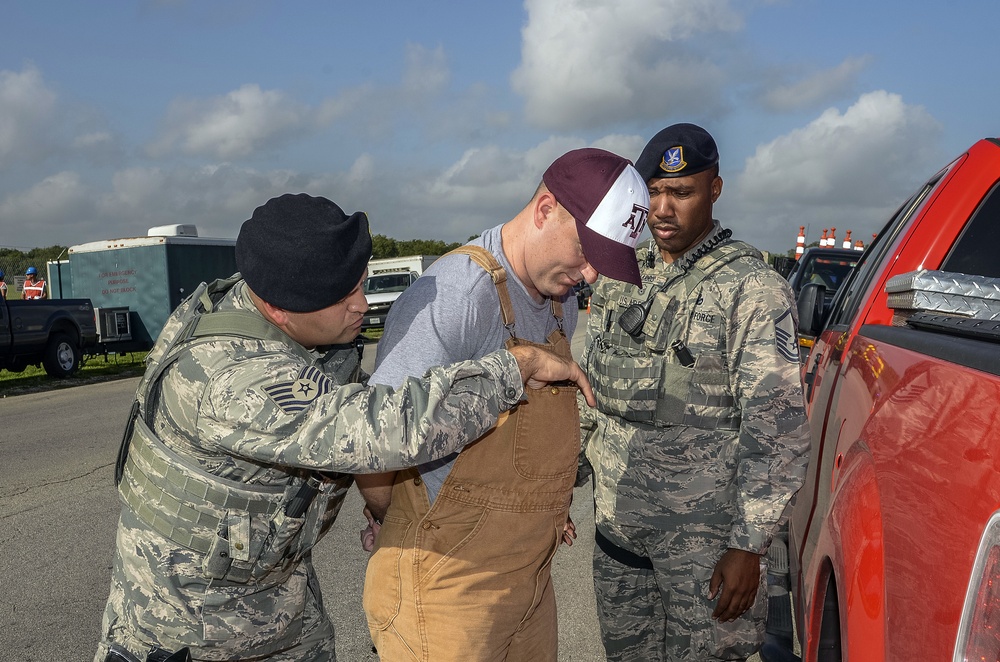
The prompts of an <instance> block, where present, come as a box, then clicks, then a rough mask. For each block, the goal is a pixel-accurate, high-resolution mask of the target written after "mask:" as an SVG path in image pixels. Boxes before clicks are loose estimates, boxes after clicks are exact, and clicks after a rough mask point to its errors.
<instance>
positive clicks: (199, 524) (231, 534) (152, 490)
mask: <svg viewBox="0 0 1000 662" xmlns="http://www.w3.org/2000/svg"><path fill="white" fill-rule="evenodd" d="M239 280H240V278H239V274H236V275H235V276H233V277H231V278H229V279H225V280H218V281H215V282H213V283H212V284H210V285H206V284H205V283H202V284H201V285H200V286H199V287H198V288H197V289H196V290H195V291H194V292H193V293H192V294H191V296H190V297H188V299H186V300H185V301H184V302H183V303H182V304H181V306H180V307H179V308H178V312H177V315H178V318H179V321H180V324H179V326H178V325H175V326H176V327H177V328H175V329H172V330H173V331H174V335H173V336H170V337H166V338H164V337H162V336H161V338H160V339H159V340H158V342H157V346H156V347H154V349H153V350H152V351H151V352H150V360H151V363H150V365H149V366H148V367H147V369H146V373H145V375H144V376H143V379H142V381H141V382H140V384H139V387H138V389H137V392H136V400H135V402H134V403H133V406H132V412H131V414H130V416H129V422H128V424H127V425H126V429H125V435H124V437H123V438H122V444H121V447H120V449H119V452H118V462H117V465H116V468H115V480H116V482H117V483H118V490H119V496H120V498H121V500H122V503H123V504H124V507H126V508H128V509H129V510H130V511H131V512H132V513H133V514H134V515H135V516H136V517H137V518H138V519H139V520H140V521H142V522H143V523H144V524H145V525H146V526H148V527H150V528H151V529H152V530H154V531H156V532H157V533H159V534H160V535H162V536H164V537H165V538H167V539H168V540H170V541H172V542H174V543H175V544H177V545H179V546H181V547H184V548H186V549H190V550H193V551H195V552H198V553H199V554H202V555H203V556H204V562H203V566H202V568H203V571H204V574H205V576H206V577H208V578H213V579H224V580H227V581H231V582H236V583H246V582H249V581H258V580H260V579H261V578H263V577H265V576H266V575H269V574H270V573H272V571H277V573H276V574H274V575H271V576H270V577H268V582H269V583H272V582H273V583H278V582H280V581H282V575H285V574H287V575H290V574H291V573H292V572H293V571H294V570H295V567H296V566H297V562H298V561H299V560H300V559H301V558H302V557H303V556H304V555H305V554H306V553H307V552H308V551H309V550H310V549H311V548H312V546H313V545H314V544H315V543H316V542H317V541H318V540H319V538H320V537H321V536H322V533H323V532H324V531H325V529H326V528H327V527H328V526H329V524H331V523H332V521H333V518H334V517H336V512H335V511H334V512H328V506H329V502H330V500H331V498H333V497H334V496H335V494H336V489H335V488H336V487H337V486H338V483H339V487H341V488H344V489H346V487H347V486H349V482H346V483H345V480H347V481H349V479H347V477H345V476H341V475H326V474H318V473H313V474H311V475H310V474H309V473H308V472H306V471H302V472H301V473H299V474H297V475H294V476H292V477H290V480H289V482H288V483H287V484H286V485H285V486H258V485H249V484H246V483H243V482H240V481H233V480H228V479H225V478H221V477H219V476H216V475H214V474H211V473H209V472H207V471H205V470H204V469H202V468H201V467H199V466H197V465H196V464H194V463H193V462H191V461H189V460H186V459H185V458H183V457H181V456H180V455H178V454H177V453H175V452H173V451H172V450H171V449H170V448H168V447H167V446H166V445H165V444H164V443H163V441H162V440H160V439H159V438H158V437H157V436H156V434H155V433H154V432H153V428H152V422H153V412H154V411H155V409H156V402H157V400H158V398H159V385H160V378H161V377H162V375H163V373H164V371H165V370H166V369H167V368H168V367H170V366H171V365H172V364H173V363H174V362H175V361H176V360H177V359H178V358H179V357H180V356H181V355H182V354H183V353H184V352H188V351H190V350H191V348H192V347H195V346H197V345H199V344H204V343H209V342H214V341H216V340H218V339H219V338H220V337H222V338H226V337H228V338H247V339H252V340H273V341H276V342H281V343H282V344H283V345H285V346H287V347H288V348H289V349H291V350H292V351H294V353H296V354H298V355H299V356H301V357H302V358H303V359H305V360H307V361H309V362H310V363H312V362H313V361H314V360H315V356H314V355H312V354H310V353H309V352H308V350H306V349H305V348H304V347H302V346H301V345H299V344H298V343H297V342H295V341H294V340H292V339H291V338H290V337H288V336H287V335H286V334H285V333H284V332H283V331H281V330H280V329H278V328H277V327H276V326H274V325H272V324H270V323H269V322H267V320H265V319H264V318H262V317H261V316H259V315H257V314H254V313H253V312H251V311H245V310H224V311H216V310H214V308H215V305H216V303H217V302H218V301H219V300H221V299H222V297H223V296H224V295H225V293H226V292H227V291H228V290H229V289H231V288H232V287H233V285H235V284H236V283H237V282H238V281H239ZM169 323H170V322H168V324H169ZM168 333H169V332H168Z"/></svg>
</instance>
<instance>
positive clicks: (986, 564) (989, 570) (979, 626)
mask: <svg viewBox="0 0 1000 662" xmlns="http://www.w3.org/2000/svg"><path fill="white" fill-rule="evenodd" d="M952 660H953V662H979V661H980V660H1000V511H997V512H995V513H993V516H992V517H990V521H989V522H988V523H987V524H986V530H985V531H984V532H983V537H982V538H981V539H980V541H979V550H978V551H977V552H976V562H975V563H974V564H973V566H972V576H971V577H970V579H969V587H968V589H967V592H966V594H965V607H964V608H963V609H962V620H961V621H960V622H959V625H958V638H957V640H956V642H955V654H954V656H953V657H952Z"/></svg>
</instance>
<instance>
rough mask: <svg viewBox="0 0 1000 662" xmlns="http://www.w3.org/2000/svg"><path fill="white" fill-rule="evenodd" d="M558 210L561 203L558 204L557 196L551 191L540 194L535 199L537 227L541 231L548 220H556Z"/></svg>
mask: <svg viewBox="0 0 1000 662" xmlns="http://www.w3.org/2000/svg"><path fill="white" fill-rule="evenodd" d="M558 209H559V203H558V202H556V196H554V195H552V193H550V192H549V191H542V192H540V193H539V194H538V197H537V198H536V199H535V217H534V220H535V227H537V228H538V229H541V228H542V225H544V224H545V222H546V221H547V220H549V219H553V218H556V217H557V215H558Z"/></svg>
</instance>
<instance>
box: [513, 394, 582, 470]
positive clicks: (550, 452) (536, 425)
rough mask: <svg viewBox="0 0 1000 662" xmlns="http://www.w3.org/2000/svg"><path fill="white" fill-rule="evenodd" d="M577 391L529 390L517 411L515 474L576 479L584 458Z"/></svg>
mask: <svg viewBox="0 0 1000 662" xmlns="http://www.w3.org/2000/svg"><path fill="white" fill-rule="evenodd" d="M576 390H577V389H576V387H575V386H573V387H569V386H560V387H556V386H551V387H546V388H542V389H538V390H535V389H525V394H526V395H527V398H528V402H527V403H526V404H523V403H522V404H521V405H519V406H518V408H517V414H516V416H517V427H516V430H515V433H514V470H515V471H517V473H518V474H519V475H521V476H522V477H524V478H528V479H534V480H552V479H557V478H568V477H570V476H575V475H576V468H577V464H578V462H579V457H580V410H579V408H578V407H577V403H576Z"/></svg>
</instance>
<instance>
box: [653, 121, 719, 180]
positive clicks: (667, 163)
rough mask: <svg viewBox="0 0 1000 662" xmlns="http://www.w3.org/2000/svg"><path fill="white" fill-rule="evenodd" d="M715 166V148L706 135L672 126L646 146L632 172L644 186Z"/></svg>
mask: <svg viewBox="0 0 1000 662" xmlns="http://www.w3.org/2000/svg"><path fill="white" fill-rule="evenodd" d="M718 162H719V148H718V147H717V146H716V144H715V140H714V139H713V138H712V136H711V134H709V132H708V131H706V130H705V129H703V128H701V127H700V126H697V125H695V124H673V125H671V126H668V127H667V128H665V129H663V130H662V131H660V132H659V133H658V134H656V135H655V136H653V137H652V139H650V141H649V142H648V143H646V146H645V147H644V148H643V150H642V154H641V155H640V156H639V160H638V161H636V162H635V169H636V170H638V171H639V175H641V176H642V178H643V179H644V180H645V181H647V182H648V181H649V180H651V179H653V178H657V177H686V176H688V175H694V174H696V173H699V172H702V171H703V170H708V169H709V168H711V167H712V166H714V165H716V164H717V163H718Z"/></svg>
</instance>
